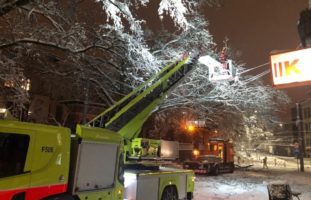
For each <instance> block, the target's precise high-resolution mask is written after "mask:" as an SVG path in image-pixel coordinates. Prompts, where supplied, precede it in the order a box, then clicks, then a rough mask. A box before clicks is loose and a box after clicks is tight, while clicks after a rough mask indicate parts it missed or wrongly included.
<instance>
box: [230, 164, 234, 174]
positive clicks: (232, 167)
mask: <svg viewBox="0 0 311 200" xmlns="http://www.w3.org/2000/svg"><path fill="white" fill-rule="evenodd" d="M233 172H234V164H233V163H231V165H230V171H229V173H233Z"/></svg>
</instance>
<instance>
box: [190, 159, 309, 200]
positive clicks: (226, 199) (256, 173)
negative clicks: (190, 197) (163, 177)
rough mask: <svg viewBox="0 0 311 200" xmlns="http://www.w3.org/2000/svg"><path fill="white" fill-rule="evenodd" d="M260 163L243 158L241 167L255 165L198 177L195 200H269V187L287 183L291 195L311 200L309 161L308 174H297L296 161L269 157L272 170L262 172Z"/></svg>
mask: <svg viewBox="0 0 311 200" xmlns="http://www.w3.org/2000/svg"><path fill="white" fill-rule="evenodd" d="M261 158H263V156H262V155H261ZM261 158H260V159H261ZM260 159H259V156H258V155H256V156H254V157H243V159H242V160H243V163H241V165H244V166H246V165H248V164H253V166H252V167H250V168H248V169H247V170H245V169H239V170H236V171H235V172H234V173H232V174H228V173H225V174H220V175H218V176H197V177H196V184H195V193H194V200H269V197H268V190H267V185H268V184H269V183H273V182H286V183H288V184H289V185H290V187H291V189H292V191H297V192H301V193H302V194H301V195H300V200H311V165H310V160H305V172H298V170H297V163H296V159H294V158H286V157H273V156H268V167H269V169H262V162H261V160H260ZM269 161H270V162H269ZM294 200H295V198H294Z"/></svg>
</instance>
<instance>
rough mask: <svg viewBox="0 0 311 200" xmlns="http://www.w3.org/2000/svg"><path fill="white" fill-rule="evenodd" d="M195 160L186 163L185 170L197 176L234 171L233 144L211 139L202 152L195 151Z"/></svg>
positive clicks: (184, 164)
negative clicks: (191, 171) (192, 171)
mask: <svg viewBox="0 0 311 200" xmlns="http://www.w3.org/2000/svg"><path fill="white" fill-rule="evenodd" d="M194 154H195V156H194V159H192V160H191V161H185V162H184V163H183V168H185V169H192V170H194V171H195V173H196V174H214V175H218V174H219V173H220V172H230V173H232V172H233V171H234V152H233V144H232V142H231V141H229V140H225V139H223V138H209V140H208V142H207V143H206V144H205V145H204V150H202V151H201V152H200V151H198V150H194Z"/></svg>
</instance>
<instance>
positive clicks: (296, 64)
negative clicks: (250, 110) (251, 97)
mask: <svg viewBox="0 0 311 200" xmlns="http://www.w3.org/2000/svg"><path fill="white" fill-rule="evenodd" d="M270 60H271V73H272V79H273V85H274V86H275V87H277V88H286V87H296V86H301V85H308V84H311V48H307V49H302V50H297V51H291V52H285V53H280V54H273V55H271V57H270Z"/></svg>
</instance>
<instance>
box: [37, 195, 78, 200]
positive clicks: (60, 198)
mask: <svg viewBox="0 0 311 200" xmlns="http://www.w3.org/2000/svg"><path fill="white" fill-rule="evenodd" d="M77 199H79V198H77V197H73V196H71V195H69V194H60V195H55V196H51V197H46V198H44V199H42V200H77Z"/></svg>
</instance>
